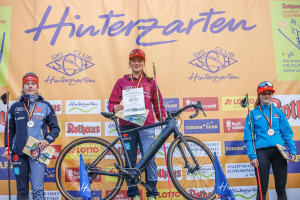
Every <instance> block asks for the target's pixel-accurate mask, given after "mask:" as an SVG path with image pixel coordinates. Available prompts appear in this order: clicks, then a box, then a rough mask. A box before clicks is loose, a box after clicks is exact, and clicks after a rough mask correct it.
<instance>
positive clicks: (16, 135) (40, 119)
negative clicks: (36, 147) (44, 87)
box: [4, 95, 60, 155]
mask: <svg viewBox="0 0 300 200" xmlns="http://www.w3.org/2000/svg"><path fill="white" fill-rule="evenodd" d="M36 101H37V104H36V106H35V109H34V112H33V115H32V121H33V122H34V126H33V127H28V126H27V122H28V121H29V120H30V117H29V115H28V113H27V111H26V109H25V107H24V105H25V106H26V107H27V109H28V111H29V112H30V113H31V112H32V108H33V106H34V103H35V102H36ZM48 127H49V129H50V131H49V132H48ZM59 131H60V129H59V126H58V123H57V118H56V115H55V112H54V110H53V108H52V106H51V104H50V103H49V102H47V101H44V98H43V97H42V96H40V95H24V96H22V97H21V98H20V100H19V101H18V102H16V103H14V104H13V105H12V106H11V107H10V109H9V144H10V149H11V150H12V152H13V154H15V155H24V154H23V153H22V151H23V148H24V146H25V144H26V142H27V140H28V138H29V136H32V137H34V138H36V139H38V140H46V141H47V142H49V144H50V143H52V142H53V141H54V140H55V138H56V137H57V136H58V134H59ZM4 141H5V147H7V127H5V131H4Z"/></svg>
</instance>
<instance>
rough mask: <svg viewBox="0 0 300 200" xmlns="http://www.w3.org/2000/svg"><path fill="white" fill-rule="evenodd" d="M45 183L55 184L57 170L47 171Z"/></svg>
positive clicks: (48, 169) (50, 169) (49, 169)
mask: <svg viewBox="0 0 300 200" xmlns="http://www.w3.org/2000/svg"><path fill="white" fill-rule="evenodd" d="M44 182H53V183H54V182H55V168H48V167H47V171H45V175H44Z"/></svg>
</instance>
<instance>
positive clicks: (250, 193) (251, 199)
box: [230, 185, 276, 200]
mask: <svg viewBox="0 0 300 200" xmlns="http://www.w3.org/2000/svg"><path fill="white" fill-rule="evenodd" d="M230 188H231V190H232V192H233V194H234V197H235V199H236V200H256V193H257V186H256V185H252V186H238V187H230ZM269 191H270V190H269ZM274 199H276V198H274Z"/></svg>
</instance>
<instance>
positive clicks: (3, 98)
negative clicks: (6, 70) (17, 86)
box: [1, 92, 7, 105]
mask: <svg viewBox="0 0 300 200" xmlns="http://www.w3.org/2000/svg"><path fill="white" fill-rule="evenodd" d="M1 100H2V101H3V104H4V105H5V104H7V92H6V93H4V94H2V95H1Z"/></svg>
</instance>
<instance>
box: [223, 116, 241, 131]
mask: <svg viewBox="0 0 300 200" xmlns="http://www.w3.org/2000/svg"><path fill="white" fill-rule="evenodd" d="M223 127H224V133H239V132H244V128H245V118H234V119H223Z"/></svg>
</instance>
